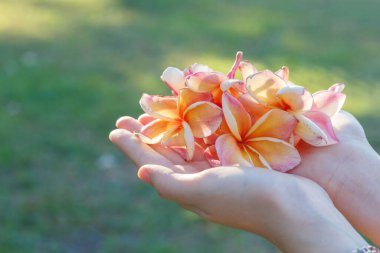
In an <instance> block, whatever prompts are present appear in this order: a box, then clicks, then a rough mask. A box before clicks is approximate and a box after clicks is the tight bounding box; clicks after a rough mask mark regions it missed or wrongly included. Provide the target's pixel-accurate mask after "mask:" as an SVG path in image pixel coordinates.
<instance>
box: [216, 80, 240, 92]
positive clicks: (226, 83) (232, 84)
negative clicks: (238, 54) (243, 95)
mask: <svg viewBox="0 0 380 253" xmlns="http://www.w3.org/2000/svg"><path fill="white" fill-rule="evenodd" d="M241 86H244V82H243V81H241V80H238V79H228V80H225V81H224V82H222V83H221V84H220V89H221V90H222V91H228V90H229V89H230V88H231V87H236V88H237V89H238V90H242V91H244V90H245V89H244V88H243V87H242V88H240V87H241Z"/></svg>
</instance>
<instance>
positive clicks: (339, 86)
mask: <svg viewBox="0 0 380 253" xmlns="http://www.w3.org/2000/svg"><path fill="white" fill-rule="evenodd" d="M344 87H345V85H344V83H336V84H334V85H332V86H331V87H330V88H329V91H333V92H338V93H341V92H342V91H343V90H344Z"/></svg>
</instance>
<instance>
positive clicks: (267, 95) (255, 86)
mask: <svg viewBox="0 0 380 253" xmlns="http://www.w3.org/2000/svg"><path fill="white" fill-rule="evenodd" d="M285 85H286V83H285V81H284V80H282V79H281V78H280V77H279V76H277V75H276V74H274V73H272V72H271V71H269V70H265V71H262V72H258V73H257V74H254V75H252V76H250V77H248V78H247V83H246V88H247V92H248V93H249V94H250V95H251V96H252V97H253V98H255V99H256V100H257V101H258V102H260V103H261V104H264V105H267V106H273V107H277V106H280V105H281V99H280V98H278V97H277V96H276V93H277V91H278V90H280V89H281V88H282V87H284V86H285Z"/></svg>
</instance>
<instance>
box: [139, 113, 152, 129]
mask: <svg viewBox="0 0 380 253" xmlns="http://www.w3.org/2000/svg"><path fill="white" fill-rule="evenodd" d="M137 120H138V121H139V122H140V123H141V124H142V125H144V126H145V125H146V124H149V123H150V122H152V121H153V120H155V118H154V117H152V116H150V115H148V114H146V113H144V114H142V115H140V116H139V117H138V119H137Z"/></svg>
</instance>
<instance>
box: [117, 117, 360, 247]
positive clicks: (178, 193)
mask: <svg viewBox="0 0 380 253" xmlns="http://www.w3.org/2000/svg"><path fill="white" fill-rule="evenodd" d="M117 126H118V127H120V128H124V129H118V130H115V131H113V132H112V133H111V135H110V139H111V141H113V142H114V143H115V144H116V145H117V146H118V147H119V148H120V149H121V150H122V151H124V153H125V154H126V155H127V156H128V157H129V158H130V159H131V160H132V161H134V162H135V164H136V165H137V166H138V167H140V170H139V174H138V175H139V177H140V178H141V179H142V180H143V181H145V182H148V183H150V184H152V185H153V186H154V187H155V188H156V190H157V191H158V193H159V194H160V196H162V197H163V198H167V199H169V200H172V201H175V202H177V203H179V204H180V205H181V206H183V207H184V208H186V209H189V210H191V211H193V212H196V213H197V214H199V215H200V216H202V217H203V218H205V219H208V220H210V221H212V222H216V223H220V224H224V225H227V226H231V227H236V228H240V229H244V230H247V231H250V232H253V233H256V234H259V235H262V236H264V237H265V238H267V239H268V240H270V241H272V242H273V243H274V244H276V245H277V246H278V247H279V248H281V249H282V250H283V251H285V252H305V251H307V252H321V251H322V252H350V251H351V250H353V249H355V248H358V247H361V246H363V245H365V241H364V240H363V239H362V238H361V237H360V236H359V235H358V234H357V233H356V231H355V230H354V229H353V228H352V227H351V226H350V225H349V223H348V222H347V221H346V220H345V219H344V217H343V216H342V215H341V214H340V213H339V212H338V211H337V210H336V209H335V208H334V205H333V204H332V202H331V200H330V199H329V198H328V196H327V194H326V193H325V192H324V190H323V189H322V188H320V187H319V186H318V185H317V184H315V183H314V182H312V181H310V180H308V179H305V178H301V177H299V176H295V175H289V174H284V173H279V172H276V171H270V170H263V169H252V168H238V167H219V168H208V169H206V168H207V167H208V164H207V162H206V161H205V160H203V161H197V162H193V163H187V162H185V161H184V160H183V159H182V158H181V157H180V156H179V155H177V153H175V152H173V151H171V150H170V149H165V148H162V147H160V146H153V147H149V146H147V145H145V144H143V143H142V142H140V141H139V139H138V138H137V137H136V136H134V135H133V134H132V133H131V132H133V131H138V130H139V128H140V127H141V124H140V123H139V122H138V121H136V120H134V119H132V118H130V117H124V118H122V119H120V120H119V121H118V123H117ZM149 164H153V165H149ZM200 170H201V171H200ZM199 171H200V172H199ZM300 231H302V232H301V233H300ZM316 238H317V239H316ZM321 242H322V243H321Z"/></svg>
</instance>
